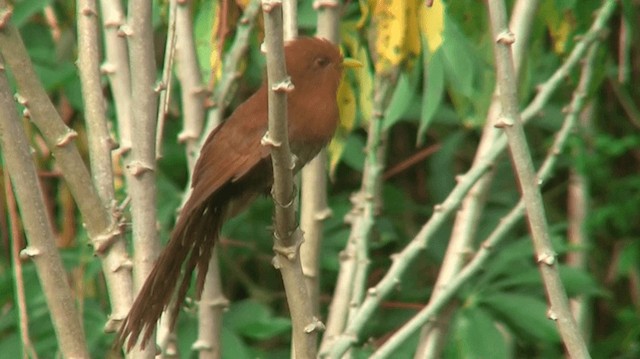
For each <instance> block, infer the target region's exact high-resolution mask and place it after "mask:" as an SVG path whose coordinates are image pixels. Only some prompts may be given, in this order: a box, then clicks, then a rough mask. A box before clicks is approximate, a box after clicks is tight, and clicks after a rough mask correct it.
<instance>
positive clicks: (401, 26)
mask: <svg viewBox="0 0 640 359" xmlns="http://www.w3.org/2000/svg"><path fill="white" fill-rule="evenodd" d="M409 1H413V0H409ZM405 3H406V0H381V1H379V2H378V4H377V5H376V7H375V9H374V11H373V20H374V21H373V23H374V26H375V33H376V39H375V49H376V57H377V59H376V72H378V73H381V72H386V71H387V70H389V69H390V68H391V67H394V66H397V65H398V64H400V61H402V59H403V58H404V55H405V53H406V51H405V48H404V38H405V35H406V33H405V29H406V24H407V21H406V15H407V13H406V11H405V10H406V9H405Z"/></svg>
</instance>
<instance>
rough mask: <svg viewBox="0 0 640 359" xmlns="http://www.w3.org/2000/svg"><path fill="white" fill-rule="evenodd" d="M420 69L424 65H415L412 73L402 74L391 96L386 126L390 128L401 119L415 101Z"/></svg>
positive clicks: (385, 121)
mask: <svg viewBox="0 0 640 359" xmlns="http://www.w3.org/2000/svg"><path fill="white" fill-rule="evenodd" d="M420 71H422V66H415V67H414V68H413V70H412V71H411V73H406V72H402V73H401V74H400V77H399V79H398V84H397V86H396V89H395V91H394V92H393V96H392V97H391V102H390V103H389V108H388V110H387V113H386V114H385V118H384V127H385V128H389V127H391V126H393V125H394V124H395V123H396V122H398V121H400V119H402V116H403V115H405V114H406V112H407V110H408V109H409V107H410V105H412V104H414V103H415V98H416V91H417V87H418V81H417V80H416V78H418V77H419V74H420Z"/></svg>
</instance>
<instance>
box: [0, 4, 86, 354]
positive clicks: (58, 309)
mask: <svg viewBox="0 0 640 359" xmlns="http://www.w3.org/2000/svg"><path fill="white" fill-rule="evenodd" d="M0 9H6V3H4V2H2V3H0ZM5 25H6V24H5ZM11 30H15V29H11V28H10V29H7V28H6V27H5V28H4V29H3V28H2V25H0V37H5V36H6V32H7V31H11ZM0 43H1V42H0ZM12 70H14V73H15V69H13V68H12ZM0 108H2V109H3V110H2V111H0V146H1V148H2V155H3V157H4V162H5V166H6V167H5V169H6V170H7V172H8V173H9V175H10V177H11V182H12V183H13V190H14V191H15V196H16V198H17V202H18V205H19V207H20V213H21V215H22V219H23V221H22V223H23V226H24V230H25V233H26V235H27V239H28V242H29V244H28V246H27V247H26V248H25V249H24V250H23V251H22V252H21V254H22V255H23V256H25V257H27V258H30V259H32V260H33V261H34V263H35V265H36V270H37V272H38V276H39V277H40V283H41V284H42V289H43V292H44V295H45V298H46V300H47V306H48V308H49V310H50V313H51V319H52V321H53V327H54V330H55V333H56V337H57V338H58V342H59V344H60V350H61V352H62V355H63V356H64V357H66V358H89V352H88V350H87V343H86V339H85V336H84V330H83V328H82V323H81V321H80V315H79V313H78V310H77V308H76V306H75V300H74V298H73V294H72V293H71V287H70V286H69V282H68V281H67V275H66V272H65V269H64V266H63V265H62V258H60V253H59V252H58V249H57V248H56V244H55V236H54V233H53V228H52V226H51V220H50V218H49V214H48V213H47V210H46V207H45V202H44V196H43V194H42V190H41V187H40V182H39V180H38V174H37V172H36V167H35V164H34V163H33V159H32V158H31V152H30V147H29V142H28V140H27V136H26V134H25V131H24V128H23V127H22V121H20V119H19V118H18V115H17V113H16V110H15V107H14V102H13V97H12V96H11V90H10V87H9V82H8V81H7V78H6V76H5V70H4V64H3V63H1V62H0ZM14 240H17V238H14ZM15 244H17V243H15Z"/></svg>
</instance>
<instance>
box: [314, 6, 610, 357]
mask: <svg viewBox="0 0 640 359" xmlns="http://www.w3.org/2000/svg"><path fill="white" fill-rule="evenodd" d="M615 7H616V2H615V1H613V0H608V1H607V2H606V3H605V4H604V5H603V6H602V7H601V8H600V10H599V11H598V12H597V15H596V19H595V20H594V23H593V25H592V26H591V28H590V29H589V31H587V33H585V35H584V36H583V37H582V40H581V41H579V42H578V43H577V44H576V46H575V47H574V49H573V50H572V52H571V54H570V55H569V57H568V58H567V60H566V62H565V63H563V64H562V65H561V66H560V67H559V68H558V70H556V72H555V73H554V74H553V75H552V76H551V77H550V78H549V79H548V80H547V81H546V82H545V83H544V84H543V85H542V86H540V91H539V92H538V94H537V95H536V97H535V98H534V99H533V101H532V102H531V103H530V104H529V106H527V108H526V109H525V110H524V111H523V112H522V121H523V122H525V123H526V122H527V121H529V120H531V119H532V118H533V117H534V116H535V115H536V114H537V113H538V112H539V111H540V110H541V109H542V108H543V106H544V105H545V104H546V102H547V101H548V99H549V98H550V97H551V94H552V93H553V92H554V91H555V90H556V89H557V87H558V86H559V85H560V83H562V79H563V78H565V77H566V76H567V75H568V74H569V71H570V70H571V69H572V68H573V67H574V66H575V65H576V64H577V63H578V62H579V60H580V59H582V58H583V57H584V53H585V51H586V50H587V49H588V46H589V45H590V44H592V43H593V42H594V41H595V40H596V39H597V38H598V36H600V34H601V33H602V31H603V30H604V29H605V27H606V23H607V21H608V20H609V19H610V18H611V15H612V14H613V10H614V9H615ZM506 144H507V142H506V138H505V136H504V135H501V136H498V137H497V138H496V140H495V141H494V143H493V146H491V148H490V150H489V151H488V152H487V153H486V155H485V157H484V158H483V159H482V160H481V161H480V162H478V163H475V164H474V165H473V166H472V167H471V168H470V169H469V170H468V171H467V173H465V174H464V175H459V176H457V177H456V180H457V181H458V184H457V185H456V187H455V188H454V189H453V190H452V191H451V193H449V195H448V196H447V198H446V199H445V200H444V201H443V202H442V203H441V204H438V205H436V206H435V208H434V213H433V215H432V216H431V218H430V219H429V221H428V222H427V223H426V224H425V225H424V226H423V227H422V229H421V230H420V231H419V232H418V234H417V235H416V236H415V237H414V239H413V240H412V241H411V242H410V243H409V244H408V245H407V246H406V247H405V248H404V249H403V250H402V251H401V252H399V253H398V254H395V255H393V256H392V260H393V261H392V264H391V267H390V268H389V270H388V271H387V273H386V274H385V275H384V277H383V278H382V279H381V280H380V282H378V284H377V285H376V286H374V287H372V288H370V289H369V291H368V292H367V298H365V300H364V301H363V303H362V305H361V306H360V307H359V309H358V313H357V315H356V316H355V317H354V318H353V320H350V321H349V324H348V325H347V327H346V328H345V330H344V333H342V334H341V335H340V336H339V337H338V338H336V340H335V342H334V343H332V346H331V348H329V349H326V350H323V351H322V352H321V355H322V356H329V357H331V358H339V357H340V356H341V355H342V354H343V353H344V352H345V351H346V350H347V349H348V348H349V346H350V345H353V343H355V342H356V341H357V338H358V333H359V332H360V330H361V329H362V328H363V327H364V324H365V323H366V322H367V320H368V319H369V318H370V317H371V315H372V313H373V312H374V311H375V310H376V308H378V307H379V306H380V303H381V302H382V300H383V299H384V298H385V297H386V296H387V295H389V293H391V291H392V290H393V289H394V288H395V285H396V283H397V281H398V278H400V277H401V275H402V274H403V273H404V271H405V270H406V269H407V268H408V266H409V264H410V263H411V262H412V261H413V260H414V259H415V258H416V257H417V256H418V254H419V253H420V252H421V251H422V250H423V249H425V248H426V246H427V245H428V244H429V241H430V240H431V238H432V237H433V235H434V233H436V232H437V230H438V229H439V228H440V226H441V225H443V224H444V223H445V221H446V220H447V219H448V218H449V216H451V214H452V213H453V212H454V211H455V210H456V209H457V208H458V206H459V205H460V203H461V201H462V199H463V198H464V196H465V195H466V193H467V192H468V191H469V190H470V189H471V187H472V186H473V184H474V183H476V181H477V180H478V179H479V178H480V177H481V176H482V175H483V174H484V173H485V172H486V171H488V170H489V169H490V168H491V167H492V165H493V162H494V161H495V160H496V158H497V157H498V156H500V155H501V154H502V153H503V151H504V150H505V148H506ZM338 284H339V283H338Z"/></svg>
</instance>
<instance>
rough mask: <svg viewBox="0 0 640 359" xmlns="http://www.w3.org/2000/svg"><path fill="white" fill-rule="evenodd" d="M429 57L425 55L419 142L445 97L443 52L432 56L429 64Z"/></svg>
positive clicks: (437, 52) (439, 51)
mask: <svg viewBox="0 0 640 359" xmlns="http://www.w3.org/2000/svg"><path fill="white" fill-rule="evenodd" d="M426 57H427V55H426V54H425V53H423V58H424V61H425V68H426V69H427V71H426V76H425V78H424V81H423V89H424V91H423V92H422V111H421V114H420V127H419V129H418V141H420V139H421V138H422V137H423V136H424V134H425V132H426V131H427V129H428V128H429V125H430V124H431V122H432V120H433V117H434V115H435V114H436V110H437V109H438V107H440V103H441V102H442V97H443V95H444V64H443V61H444V58H443V54H442V51H441V50H438V51H436V53H435V54H434V55H433V56H431V58H430V59H429V62H427V59H426Z"/></svg>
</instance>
